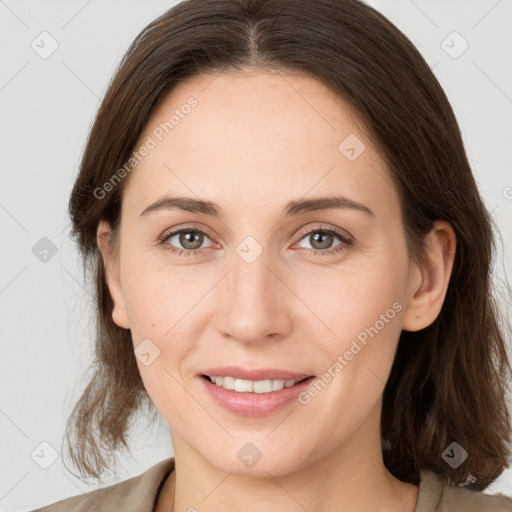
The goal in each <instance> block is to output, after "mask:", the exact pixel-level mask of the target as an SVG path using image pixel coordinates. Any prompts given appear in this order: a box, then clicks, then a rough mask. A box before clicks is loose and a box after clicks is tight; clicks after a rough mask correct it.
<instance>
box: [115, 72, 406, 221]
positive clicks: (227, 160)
mask: <svg viewBox="0 0 512 512" xmlns="http://www.w3.org/2000/svg"><path fill="white" fill-rule="evenodd" d="M150 140H151V141H152V142H151V143H150V145H151V146H152V148H151V150H150V151H149V152H147V155H146V156H144V157H143V158H142V159H141V160H140V161H139V163H138V164H137V165H136V166H135V168H134V171H133V173H132V176H131V179H130V186H129V187H128V189H127V191H126V196H127V197H125V199H126V200H127V201H128V202H129V203H130V204H131V205H132V206H134V207H138V208H139V209H140V208H141V207H142V206H143V205H144V204H145V203H147V202H148V201H150V200H154V199H155V198H157V197H158V196H159V195H162V194H163V193H172V192H175V193H176V194H179V195H184V194H188V195H192V196H197V197H201V198H205V199H207V198H208V199H210V198H212V199H213V197H212V196H213V195H215V198H214V199H215V201H216V202H218V203H221V202H222V201H223V200H225V201H226V203H229V202H231V204H233V201H232V199H233V197H234V196H236V197H238V198H241V200H239V202H238V203H237V206H238V208H250V207H252V208H254V207H257V208H263V207H264V206H265V205H269V207H270V205H274V204H275V205H276V206H279V205H280V204H284V203H285V202H288V200H289V199H295V198H299V197H304V196H311V197H313V196H318V195H324V194H325V193H326V192H329V193H342V194H343V195H346V196H350V197H353V198H354V199H355V200H359V201H363V202H364V201H366V202H371V203H372V204H374V206H375V208H373V209H377V210H378V209H379V208H381V209H383V210H386V209H387V210H388V212H387V213H388V214H392V213H393V212H392V211H391V210H392V209H393V207H394V206H396V204H395V203H396V202H397V196H396V193H395V191H394V187H393V186H392V182H391V178H390V176H389V173H388V171H387V169H386V166H385V164H384V161H383V160H382V159H381V157H380V156H379V154H378V153H377V152H376V150H375V148H374V147H373V144H372V143H371V141H370V139H369V138H368V136H367V134H366V133H365V131H364V129H363V127H362V123H360V122H359V120H358V118H357V115H356V114H355V112H354V111H353V110H352V109H351V107H350V106H349V105H348V104H347V103H346V102H344V101H343V100H342V99H341V98H339V97H338V96H336V95H335V94H334V93H332V92H331V91H330V90H329V89H328V88H327V87H325V86H324V85H323V84H322V83H321V82H319V81H317V80H315V79H314V78H312V77H309V76H307V75H302V74H299V73H277V72H263V71H261V70H260V71H245V72H230V73H218V74H202V75H197V76H194V77H193V78H191V79H189V80H187V81H184V82H182V83H180V84H179V85H177V86H176V87H175V88H174V89H173V90H172V91H171V93H169V94H168V95H167V96H165V97H164V98H163V99H162V100H161V102H160V104H159V105H158V107H157V108H156V109H155V110H154V111H153V113H152V115H151V117H150V119H149V121H148V123H147V124H146V128H145V130H144V132H143V134H142V136H141V137H140V139H139V143H138V144H137V146H136V149H137V148H138V147H141V145H144V144H145V143H146V144H148V141H150ZM390 198H392V201H391V202H390ZM395 209H396V208H395ZM383 213H385V212H383Z"/></svg>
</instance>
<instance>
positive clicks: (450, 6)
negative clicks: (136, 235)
mask: <svg viewBox="0 0 512 512" xmlns="http://www.w3.org/2000/svg"><path fill="white" fill-rule="evenodd" d="M174 3H176V2H163V1H155V0H144V1H142V0H139V1H126V0H125V1H123V2H120V1H119V2H116V1H113V0H108V1H107V0H102V1H101V2H100V1H98V0H89V1H87V0H65V1H60V2H58V1H45V2H43V1H39V2H36V1H22V0H5V1H3V0H0V23H1V31H0V44H1V48H2V52H1V54H0V102H1V103H0V104H1V116H0V130H1V138H0V140H1V143H2V146H1V153H0V155H1V161H0V162H1V165H0V173H1V187H0V226H1V229H2V231H1V242H0V243H1V257H2V259H1V265H0V311H1V314H2V317H1V318H2V322H1V334H0V340H1V344H2V345H1V347H2V350H1V358H0V392H1V394H0V472H1V473H0V511H28V510H31V509H33V508H36V507H38V506H42V505H45V504H48V503H51V502H54V501H57V500H60V499H63V498H65V497H68V496H72V495H76V494H79V493H80V492H87V491H89V490H92V489H94V488H96V487H97V486H95V485H93V484H91V485H87V484H85V483H83V482H81V481H80V480H79V479H77V478H75V477H74V476H73V475H71V474H70V473H69V472H68V471H67V470H66V468H65V467H64V466H63V464H62V461H61V458H60V457H58V458H57V460H56V461H55V462H54V463H53V464H52V465H51V466H50V467H49V468H48V469H42V468H41V467H40V466H39V465H38V464H36V463H35V462H34V460H33V459H32V457H31V453H32V452H33V451H34V450H35V449H36V448H37V447H39V445H40V443H42V442H46V443H49V444H50V445H51V446H52V447H53V448H54V449H55V450H57V451H58V452H59V451H60V448H61V441H62V436H63V433H64V425H65V421H66V417H67V415H68V414H69V412H70V410H71V407H72V405H73V404H74V401H75V400H76V398H77V397H78V394H79V391H80V389H81V388H82V386H83V385H85V382H86V378H85V376H84V375H83V372H84V371H85V369H86V368H87V367H88V364H89V362H90V359H91V347H92V340H93V333H94V325H93V322H92V316H91V306H90V300H91V296H90V292H89V291H88V289H87V285H85V286H84V282H83V278H82V272H81V264H80V261H79V259H78V253H77V251H76V249H75V246H74V244H73V243H72V242H71V240H70V239H69V238H68V229H69V220H68V218H67V212H66V208H67V202H68V198H69V193H70V190H71V187H72V184H73V181H74V177H75V175H76V173H77V168H78V163H79V159H80V156H81V152H82V150H83V147H84V143H85V138H86V135H87V133H88V130H89V127H90V125H91V123H92V120H93V116H94V115H95V113H96V110H97V108H98V105H99V99H100V98H101V97H102V96H103V94H104V92H105V90H106V87H107V84H108V81H109V80H110V78H111V76H112V73H113V71H114V67H115V66H116V65H117V63H118V62H119V60H120V58H121V56H122V55H123V53H124V51H125V50H126V49H127V48H128V46H129V44H130V43H131V42H132V40H133V39H134V38H135V36H136V35H137V34H138V33H139V31H140V30H141V29H142V28H143V27H144V26H146V25H147V24H148V23H149V22H150V21H152V20H153V19H154V18H156V17H157V16H158V15H160V14H161V13H163V12H164V11H165V10H167V9H168V8H169V7H171V6H172V5H174ZM369 3H371V5H373V6H375V7H377V8H378V9H379V10H381V11H382V12H383V13H384V14H385V15H386V16H387V17H388V18H389V19H390V20H391V21H392V22H394V23H395V24H396V25H397V26H398V28H400V29H401V30H402V31H403V32H405V33H406V35H407V36H408V37H409V38H410V39H411V40H412V41H413V43H414V44H415V45H416V46H417V47H418V49H419V50H420V51H421V52H422V54H423V55H424V57H425V58H426V60H427V62H428V63H429V64H430V66H431V67H432V68H433V70H434V72H435V74H436V76H437V77H438V79H439V81H440V82H441V84H442V86H443V87H444V89H445V91H446V93H447V95H448V97H449V99H450V101H451V103H452V106H453V108H454V110H455V113H456V115H457V118H458V120H459V124H460V127H461V131H462V133H463V136H464V141H465V145H466V148H467V152H468V156H469V159H470V162H471V164H472V166H473V170H474V173H475V176H476V178H477V182H478V184H479V187H480V190H481V192H482V194H483V196H484V199H485V201H486V203H487V205H488V208H489V210H491V211H492V214H493V216H494V218H495V220H496V222H497V224H498V226H499V227H500V229H501V231H502V236H503V240H502V244H500V245H499V248H500V254H499V258H498V262H497V263H498V268H497V271H496V275H497V276H498V278H499V279H500V280H502V279H504V276H505V275H506V274H507V275H511V272H510V270H511V262H510V254H511V252H510V248H511V246H512V229H511V222H512V188H511V187H512V171H511V169H512V167H511V164H512V156H511V153H510V147H511V144H512V66H511V63H512V30H511V28H510V27H511V26H512V1H511V0H500V1H497V0H473V1H472V0H469V1H468V0H459V1H454V0H451V1H441V0H438V1H431V0H430V1H427V0H414V1H413V0H387V1H383V0H382V1H379V0H376V1H373V2H369ZM43 31H47V32H48V33H49V34H51V37H52V38H54V39H55V40H56V41H57V43H58V48H57V50H56V51H55V52H54V53H53V54H52V55H51V56H50V57H49V58H47V59H42V58H41V57H40V56H39V55H38V54H37V53H36V52H35V51H34V50H33V49H32V47H31V43H32V41H34V40H36V42H37V40H38V39H37V38H38V36H39V35H40V34H41V32H43ZM453 31H457V32H458V33H459V34H460V35H461V36H462V38H463V39H464V40H465V41H467V43H468V44H469V47H468V49H467V50H466V51H465V52H464V53H462V55H460V56H459V57H458V58H455V59H454V58H452V57H451V56H450V55H449V54H448V53H447V52H446V51H445V50H444V49H443V45H447V44H448V45H450V46H452V47H453V48H452V50H451V51H452V52H456V51H457V50H459V49H461V48H462V46H460V45H461V44H464V43H463V41H462V39H460V38H459V39H457V37H458V36H453V35H451V36H450V37H449V38H448V39H446V38H447V37H448V36H449V35H450V34H452V32H453ZM454 37H455V39H454ZM443 41H445V43H443ZM451 41H453V42H451ZM46 48H48V46H46ZM43 237H47V238H48V239H49V240H51V242H52V243H53V244H54V245H55V247H56V250H57V252H56V254H55V256H53V257H52V258H50V259H49V261H47V262H46V263H43V262H41V261H40V260H39V259H38V258H37V257H36V256H35V255H34V254H33V252H32V248H33V246H34V245H35V244H36V243H37V242H38V241H39V240H40V239H41V238H43ZM500 290H501V288H500ZM507 300H509V299H507ZM509 304H510V302H509ZM503 305H504V306H505V304H503ZM507 314H508V315H509V318H510V309H508V312H507ZM509 341H510V340H509ZM138 429H139V430H143V429H144V432H139V433H138V432H134V434H133V442H132V445H131V446H132V450H133V458H129V457H124V458H123V459H122V463H123V469H122V473H120V474H119V475H118V479H117V480H123V479H125V478H128V477H130V476H133V475H136V474H139V473H141V472H143V471H144V470H145V469H147V468H149V467H150V466H152V465H153V464H155V463H157V462H158V461H160V460H162V459H164V458H166V457H169V456H172V455H173V453H172V446H171V444H170V439H169V432H168V428H167V425H165V424H164V423H163V420H162V421H161V422H160V423H159V424H158V425H156V426H155V427H150V426H147V425H141V426H140V427H138ZM44 446H46V445H44ZM44 446H43V447H44ZM40 449H41V448H39V450H40ZM45 450H47V451H49V448H48V447H47V446H46V448H45ZM117 480H111V481H110V482H109V483H114V482H115V481H117ZM105 485H107V484H105ZM488 492H504V493H505V494H508V495H510V496H512V471H511V470H508V471H506V472H505V473H504V474H503V475H502V477H501V478H500V479H499V480H498V481H497V482H496V483H495V484H494V485H493V486H491V488H490V489H489V491H488Z"/></svg>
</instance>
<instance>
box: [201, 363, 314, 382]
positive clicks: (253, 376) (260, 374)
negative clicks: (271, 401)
mask: <svg viewBox="0 0 512 512" xmlns="http://www.w3.org/2000/svg"><path fill="white" fill-rule="evenodd" d="M201 374H202V375H209V376H210V377H217V376H223V377H224V376H229V377H234V378H235V379H244V380H277V379H281V380H302V379H304V378H306V377H311V375H308V374H306V373H297V372H292V371H289V370H280V369H277V368H253V369H251V370H249V369H245V368H241V367H239V366H223V367H219V368H208V369H206V370H202V371H201Z"/></svg>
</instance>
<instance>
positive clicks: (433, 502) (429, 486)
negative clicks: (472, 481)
mask: <svg viewBox="0 0 512 512" xmlns="http://www.w3.org/2000/svg"><path fill="white" fill-rule="evenodd" d="M415 512H512V498H510V497H508V496H505V495H504V494H486V493H483V492H479V491H471V490H469V489H466V488H463V487H459V486H456V485H451V484H447V483H444V482H443V481H442V480H441V478H440V477H439V476H438V475H437V474H435V473H434V472H432V471H430V470H423V471H422V472H421V481H420V492H419V495H418V505H417V507H416V509H415Z"/></svg>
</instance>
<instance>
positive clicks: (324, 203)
mask: <svg viewBox="0 0 512 512" xmlns="http://www.w3.org/2000/svg"><path fill="white" fill-rule="evenodd" d="M173 209H178V210H184V211H187V212H192V213H202V214H204V215H210V216H212V217H217V218H222V217H223V216H224V214H223V212H222V209H221V208H220V207H219V205H218V204H216V203H214V202H213V201H206V200H202V199H194V198H193V197H186V196H164V197H162V198H160V199H158V200H157V201H155V202H154V203H152V204H150V205H149V206H147V207H146V208H145V209H144V210H143V211H142V213H141V214H140V216H141V217H143V216H145V215H148V214H149V213H151V212H155V211H161V210H173ZM332 209H352V210H357V211H360V212H363V213H365V214H367V215H368V216H370V217H373V218H375V214H374V213H373V211H372V210H370V208H368V206H366V205H365V204H363V203H359V202H357V201H354V200H353V199H350V198H348V197H344V196H339V195H336V196H326V197H318V198H313V199H299V200H295V201H290V202H289V203H287V204H286V206H285V208H284V210H283V215H284V216H285V217H289V216H294V215H300V214H302V213H307V212H313V211H316V210H332Z"/></svg>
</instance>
